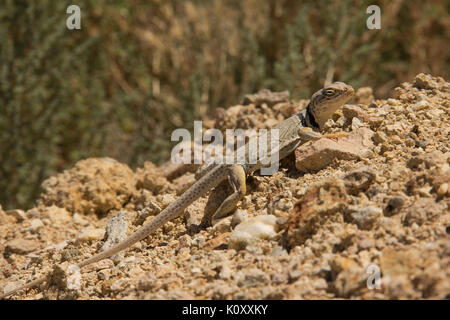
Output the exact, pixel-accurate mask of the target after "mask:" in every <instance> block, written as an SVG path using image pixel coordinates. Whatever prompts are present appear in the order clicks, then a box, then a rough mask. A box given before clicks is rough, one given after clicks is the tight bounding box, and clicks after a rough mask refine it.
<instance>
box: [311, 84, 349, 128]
mask: <svg viewBox="0 0 450 320" xmlns="http://www.w3.org/2000/svg"><path fill="white" fill-rule="evenodd" d="M353 93H354V90H353V88H352V86H350V85H348V84H345V83H344V82H334V83H331V84H329V85H327V86H325V87H324V88H323V89H320V90H319V91H317V92H316V93H314V94H313V95H312V97H311V100H310V102H309V105H308V108H307V111H306V112H307V113H308V114H309V117H312V119H311V122H315V125H316V126H318V127H319V129H322V128H323V125H324V124H325V122H326V121H327V120H328V119H330V118H331V116H332V115H333V113H335V112H336V111H337V110H338V109H339V108H341V107H342V106H343V105H344V104H345V103H346V102H347V101H348V100H349V99H350V98H351V97H352V96H353Z"/></svg>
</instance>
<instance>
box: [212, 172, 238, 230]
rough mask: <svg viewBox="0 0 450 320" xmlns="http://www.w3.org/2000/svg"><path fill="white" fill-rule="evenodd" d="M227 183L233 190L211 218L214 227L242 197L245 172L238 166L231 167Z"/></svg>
mask: <svg viewBox="0 0 450 320" xmlns="http://www.w3.org/2000/svg"><path fill="white" fill-rule="evenodd" d="M228 182H229V184H230V185H231V187H232V189H233V193H232V194H231V195H229V196H228V197H227V198H226V199H225V200H224V201H223V202H222V203H221V204H220V206H219V208H218V209H217V210H216V212H215V213H214V214H213V215H212V217H211V223H212V225H214V224H215V223H216V222H217V221H218V220H219V219H221V218H223V217H225V216H227V215H228V214H229V213H230V212H231V211H232V210H234V209H235V208H236V206H237V204H238V202H239V200H241V199H242V197H243V196H244V195H245V193H246V189H247V187H246V184H245V171H244V169H243V168H242V166H240V165H232V166H230V169H229V176H228Z"/></svg>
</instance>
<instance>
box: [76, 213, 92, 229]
mask: <svg viewBox="0 0 450 320" xmlns="http://www.w3.org/2000/svg"><path fill="white" fill-rule="evenodd" d="M73 222H75V223H76V224H78V225H80V226H87V225H88V224H89V221H88V220H86V219H85V218H83V217H82V216H81V215H79V214H78V213H75V214H74V215H73Z"/></svg>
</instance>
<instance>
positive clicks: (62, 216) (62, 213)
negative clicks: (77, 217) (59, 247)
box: [46, 206, 72, 225]
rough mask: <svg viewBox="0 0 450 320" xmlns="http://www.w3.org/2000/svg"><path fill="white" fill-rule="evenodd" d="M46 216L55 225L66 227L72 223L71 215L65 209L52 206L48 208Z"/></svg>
mask: <svg viewBox="0 0 450 320" xmlns="http://www.w3.org/2000/svg"><path fill="white" fill-rule="evenodd" d="M46 214H47V215H48V217H49V218H50V220H51V221H52V223H54V224H60V225H66V224H69V223H71V222H72V216H71V214H70V213H69V212H68V211H67V210H66V209H64V208H59V207H57V206H50V207H47V208H46Z"/></svg>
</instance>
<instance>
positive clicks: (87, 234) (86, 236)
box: [77, 226, 105, 241]
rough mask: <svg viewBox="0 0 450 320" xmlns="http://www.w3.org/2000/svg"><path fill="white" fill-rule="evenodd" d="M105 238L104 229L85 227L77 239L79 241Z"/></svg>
mask: <svg viewBox="0 0 450 320" xmlns="http://www.w3.org/2000/svg"><path fill="white" fill-rule="evenodd" d="M104 236H105V230H104V229H98V228H94V227H91V226H90V227H86V228H84V229H82V230H81V232H80V233H79V234H78V236H77V239H78V240H81V241H90V240H101V239H103V237H104Z"/></svg>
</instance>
